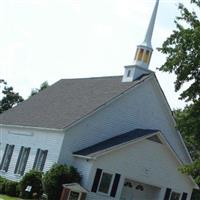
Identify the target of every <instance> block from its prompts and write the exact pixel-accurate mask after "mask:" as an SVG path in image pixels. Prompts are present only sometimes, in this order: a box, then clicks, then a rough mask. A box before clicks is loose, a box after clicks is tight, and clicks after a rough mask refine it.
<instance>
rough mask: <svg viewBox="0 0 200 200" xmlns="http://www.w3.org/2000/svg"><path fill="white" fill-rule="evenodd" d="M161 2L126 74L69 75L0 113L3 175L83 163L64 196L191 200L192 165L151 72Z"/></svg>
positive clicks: (13, 177)
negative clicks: (184, 170) (184, 169)
mask: <svg viewBox="0 0 200 200" xmlns="http://www.w3.org/2000/svg"><path fill="white" fill-rule="evenodd" d="M158 4H159V0H157V1H156V4H155V8H154V10H153V14H152V17H151V19H150V24H149V26H148V29H147V33H146V36H145V40H144V42H143V43H142V44H141V45H139V46H138V47H137V51H136V54H135V58H134V63H133V65H130V66H125V72H124V74H123V76H113V77H98V78H80V79H62V80H60V81H58V82H56V83H55V84H53V85H52V86H50V87H48V88H47V89H45V90H43V91H41V92H39V93H38V94H37V95H34V96H33V97H31V98H29V99H28V100H26V101H24V102H22V103H20V104H19V105H18V106H16V107H14V108H12V109H10V110H8V111H6V112H4V113H3V114H1V115H0V176H2V177H5V178H7V179H10V180H15V181H19V180H20V179H21V177H22V176H23V175H24V174H25V173H26V172H28V171H29V170H31V169H37V170H41V171H44V172H45V171H47V170H49V169H50V167H51V166H52V165H53V164H54V163H63V164H68V165H73V166H75V167H76V168H77V169H78V171H79V172H80V174H81V175H82V182H81V185H78V184H71V185H65V186H64V187H66V190H63V191H64V192H63V194H62V199H63V200H84V199H86V200H189V199H190V198H191V193H192V190H193V189H194V188H198V186H197V185H196V184H195V182H194V180H193V179H192V177H190V176H187V175H185V174H182V173H181V172H180V170H179V168H180V167H182V166H183V165H185V164H190V163H191V162H192V160H191V157H190V155H189V153H188V150H187V148H186V146H185V144H184V142H183V139H182V137H181V135H180V133H179V131H178V130H177V129H176V123H175V120H174V118H173V115H172V112H171V110H170V107H169V105H168V102H167V100H166V98H165V95H164V93H163V91H162V89H161V87H160V85H159V82H158V80H157V78H156V75H155V73H154V72H153V71H150V70H149V69H148V67H149V63H150V59H151V55H152V52H153V49H152V45H151V38H152V34H153V29H154V24H155V20H156V13H157V10H158Z"/></svg>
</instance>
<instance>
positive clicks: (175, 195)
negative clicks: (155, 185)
mask: <svg viewBox="0 0 200 200" xmlns="http://www.w3.org/2000/svg"><path fill="white" fill-rule="evenodd" d="M180 196H181V195H180V194H179V193H177V192H172V195H171V198H170V200H179V199H180Z"/></svg>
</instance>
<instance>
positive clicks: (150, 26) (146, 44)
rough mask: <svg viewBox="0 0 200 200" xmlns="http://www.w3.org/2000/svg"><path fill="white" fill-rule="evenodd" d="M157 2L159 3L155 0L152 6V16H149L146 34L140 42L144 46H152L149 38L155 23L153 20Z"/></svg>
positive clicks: (154, 19)
mask: <svg viewBox="0 0 200 200" xmlns="http://www.w3.org/2000/svg"><path fill="white" fill-rule="evenodd" d="M158 4H159V0H156V5H155V7H154V10H153V13H152V16H151V20H150V22H149V26H148V29H147V32H146V36H145V39H144V42H143V43H142V44H143V45H144V46H147V47H150V48H152V45H151V39H152V35H153V29H154V25H155V21H156V14H157V11H158Z"/></svg>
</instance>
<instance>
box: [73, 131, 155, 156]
mask: <svg viewBox="0 0 200 200" xmlns="http://www.w3.org/2000/svg"><path fill="white" fill-rule="evenodd" d="M157 132H158V130H151V129H135V130H133V131H130V132H127V133H124V134H121V135H118V136H115V137H112V138H110V139H108V140H104V141H102V142H100V143H97V144H95V145H92V146H90V147H87V148H85V149H82V150H79V151H76V152H74V153H73V154H75V155H81V156H90V155H91V154H94V153H96V152H99V151H102V150H106V149H109V148H111V147H113V146H117V145H120V144H123V143H126V142H129V141H133V140H135V139H138V138H140V137H144V136H147V135H149V136H150V135H152V134H154V133H157Z"/></svg>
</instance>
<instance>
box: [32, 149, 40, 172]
mask: <svg viewBox="0 0 200 200" xmlns="http://www.w3.org/2000/svg"><path fill="white" fill-rule="evenodd" d="M39 153H40V149H37V153H36V156H35V161H34V164H33V169H35V167H36V164H37V160H38V156H39Z"/></svg>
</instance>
